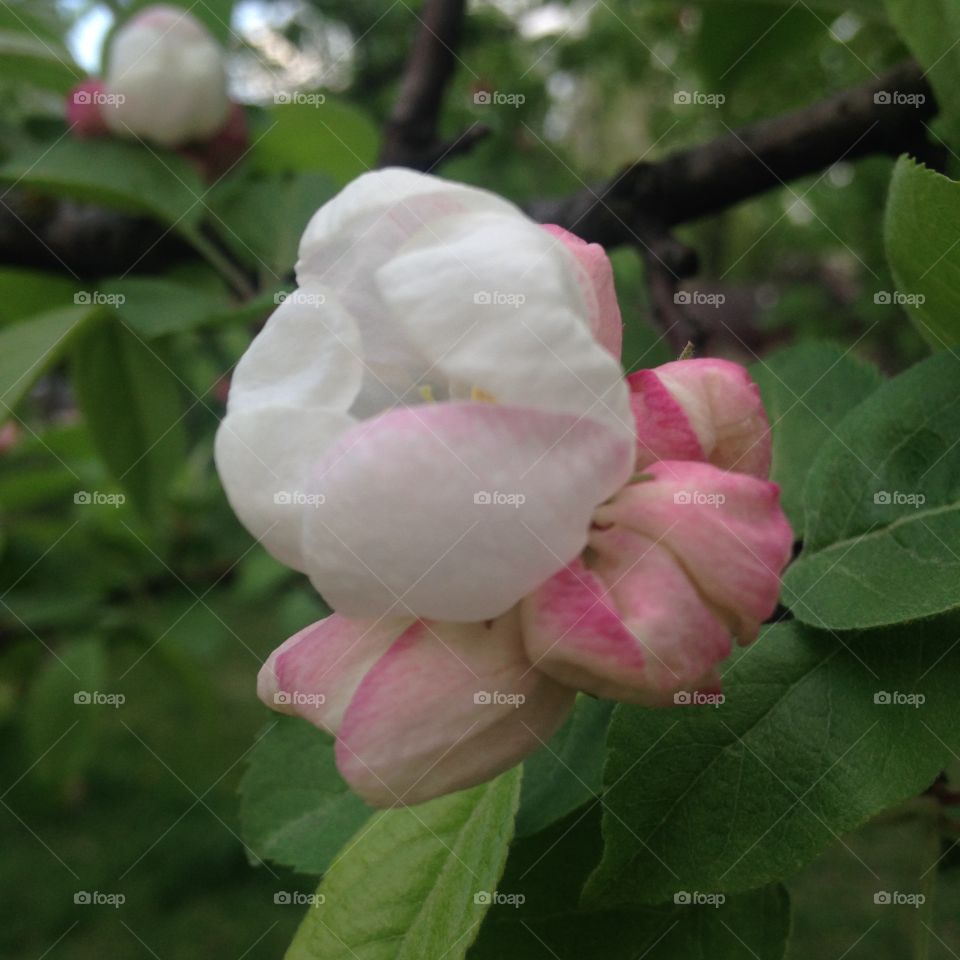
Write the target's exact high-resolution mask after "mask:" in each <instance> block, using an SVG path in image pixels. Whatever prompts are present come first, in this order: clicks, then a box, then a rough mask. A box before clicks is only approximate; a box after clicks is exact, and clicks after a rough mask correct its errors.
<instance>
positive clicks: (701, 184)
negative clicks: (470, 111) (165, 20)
mask: <svg viewBox="0 0 960 960" xmlns="http://www.w3.org/2000/svg"><path fill="white" fill-rule="evenodd" d="M451 10H453V11H454V12H455V13H456V16H454V17H453V22H454V23H458V22H459V20H460V19H462V14H463V3H462V0H446V2H444V0H428V3H427V4H426V6H425V10H424V24H425V25H426V24H430V23H436V22H437V21H436V18H437V17H438V16H439V14H440V12H444V11H445V12H446V16H447V17H448V18H449V17H450V16H451V13H450V11H451ZM431 18H432V19H431ZM445 22H447V23H448V26H449V23H450V22H451V21H449V20H447V21H445ZM439 36H442V34H441V35H437V34H436V33H431V32H430V30H429V29H427V26H424V27H423V29H422V30H421V33H420V36H419V38H418V45H415V48H414V52H413V54H412V56H411V61H410V67H409V69H408V78H406V79H405V81H404V83H403V85H402V95H401V97H400V100H399V101H398V103H397V107H396V109H395V110H394V116H393V118H392V119H391V128H390V131H391V132H390V133H388V137H387V143H386V144H385V146H384V152H383V155H382V157H381V160H382V161H383V162H388V163H399V162H402V157H401V156H400V153H399V151H401V150H403V151H406V154H405V155H406V157H407V159H408V160H410V165H413V166H417V168H418V169H426V168H428V167H429V166H431V165H432V164H435V163H436V162H438V160H439V159H440V158H442V157H443V155H444V153H446V155H447V156H450V155H452V154H455V153H456V152H458V151H460V150H462V149H467V148H469V146H472V144H473V143H475V142H476V138H477V137H478V136H480V135H482V134H481V132H479V131H477V130H475V129H473V128H471V130H468V131H466V132H465V133H464V134H461V136H460V137H459V138H457V140H455V141H453V142H452V143H446V144H445V143H442V142H440V143H437V142H435V132H436V124H437V119H438V116H439V110H440V104H441V102H442V98H443V90H444V88H445V85H446V83H447V81H448V80H449V76H450V73H451V71H452V69H453V63H454V62H455V57H454V55H453V53H452V48H447V47H445V46H443V45H441V44H440V43H439V39H438V37H439ZM447 36H451V37H453V36H455V33H454V34H451V33H449V32H448V33H447ZM431 38H432V39H431ZM428 41H429V42H428ZM438 48H439V49H440V50H442V51H444V52H443V56H442V57H441V56H440V55H439V53H438ZM424 49H426V50H429V51H432V53H430V54H429V55H428V54H427V53H425V52H424ZM441 61H442V62H443V63H446V66H445V67H444V68H443V70H440V69H439V68H438V64H439V63H441ZM428 79H429V80H430V82H429V83H428ZM419 91H426V92H425V93H424V94H423V96H420V93H419ZM881 91H889V92H891V93H893V92H896V93H898V94H899V95H901V96H910V95H922V96H923V97H924V98H925V101H924V102H923V103H922V104H921V105H920V106H910V105H909V104H906V103H891V104H884V103H876V102H875V94H876V93H878V92H881ZM936 109H937V107H936V103H935V101H934V99H933V94H932V92H931V91H930V89H929V87H928V86H927V83H926V81H925V80H924V78H923V75H922V73H921V71H920V68H919V67H918V66H917V65H916V64H914V63H912V62H909V63H905V64H902V65H900V66H899V67H896V68H895V69H893V70H891V71H890V72H889V73H887V74H885V75H884V76H883V77H881V78H880V79H879V80H877V81H875V82H873V83H870V84H867V85H865V86H862V87H856V88H853V89H850V90H845V91H842V92H841V93H838V94H835V95H834V96H832V97H830V98H828V99H826V100H823V101H820V102H818V103H815V104H812V105H811V106H809V107H806V108H804V109H802V110H797V111H794V112H792V113H788V114H784V115H782V116H779V117H773V118H771V119H769V120H764V121H762V122H761V123H757V124H754V125H752V126H750V127H746V128H744V129H743V130H740V131H739V132H734V131H731V132H730V133H728V134H727V135H725V136H723V137H721V138H719V139H716V140H712V141H710V142H708V143H705V144H702V145H700V146H697V147H692V148H690V149H688V150H683V151H679V152H677V153H674V154H670V155H668V156H666V157H664V158H663V159H662V160H660V161H658V162H656V163H638V164H635V165H633V166H632V167H629V168H628V169H627V170H625V171H624V172H623V173H621V174H620V175H619V177H617V178H614V179H613V180H611V181H609V182H608V183H606V184H601V185H599V186H597V187H596V188H595V189H586V190H582V191H580V192H579V193H577V194H574V195H573V196H571V197H566V198H563V199H559V200H544V201H540V202H536V203H532V204H530V205H528V211H529V212H530V214H531V215H532V216H533V217H534V218H535V219H537V220H539V221H541V222H543V223H558V224H560V225H561V226H565V227H567V229H570V230H572V231H574V232H575V233H577V234H578V235H580V236H581V237H583V238H584V239H586V240H591V241H595V242H597V243H601V244H603V245H604V246H606V247H608V248H610V247H616V246H620V245H624V244H635V245H638V246H639V248H640V249H641V250H643V251H644V252H645V256H646V257H647V258H648V260H649V259H650V258H652V261H653V263H654V264H655V265H657V264H658V265H659V266H656V269H663V270H666V271H667V275H668V276H667V279H668V278H669V275H672V277H673V280H674V281H676V280H677V279H680V278H681V277H682V276H685V275H687V274H686V273H685V272H684V271H683V270H677V269H675V268H674V267H671V266H670V264H669V258H667V257H663V256H662V250H663V249H664V248H667V249H669V247H670V246H671V245H672V244H674V243H675V242H676V241H675V240H673V238H672V237H671V235H670V231H671V229H672V228H673V227H674V226H676V225H678V224H682V223H688V222H690V221H693V220H698V219H700V218H702V217H706V216H710V215H711V214H715V213H718V212H720V211H721V210H725V209H727V208H728V207H732V206H735V205H736V204H738V203H740V202H742V201H743V200H746V199H749V198H750V197H755V196H758V195H760V194H761V193H764V192H765V191H767V190H770V189H772V188H775V187H778V186H780V185H781V184H783V183H789V182H790V181H792V180H795V179H796V178H798V177H802V176H807V175H809V174H813V173H817V172H819V171H821V170H824V169H826V168H827V167H829V166H831V165H832V164H834V163H836V162H838V161H840V160H854V159H857V158H859V157H864V156H868V155H871V154H885V155H897V154H899V153H903V152H911V153H914V154H915V155H917V156H918V157H920V158H922V159H926V160H930V159H931V157H932V153H931V151H932V149H933V148H932V147H931V145H930V143H929V142H928V141H927V133H928V129H927V123H928V121H929V120H930V119H931V118H932V117H933V116H934V115H935V113H936ZM414 130H415V131H417V133H416V136H415V137H414V136H413V135H412V134H411V131H414ZM404 131H405V132H404ZM414 143H416V144H418V147H417V148H414V146H413V145H414ZM428 144H429V149H427V145H428ZM413 154H417V156H416V157H414V156H413ZM934 160H936V158H934ZM413 161H416V162H413ZM164 232H165V231H164V228H162V227H160V226H158V225H156V224H152V223H150V222H149V221H144V220H140V219H134V218H131V217H124V216H122V215H120V214H116V213H112V212H109V211H104V210H98V209H95V208H90V207H80V206H79V205H77V204H68V203H60V204H57V203H56V202H53V201H48V200H39V199H37V198H36V197H35V196H32V195H28V194H26V193H10V194H8V195H7V196H6V197H5V198H4V199H3V200H2V201H0V263H6V264H15V265H19V266H31V267H40V268H43V269H51V270H57V271H63V272H73V273H76V274H78V275H80V276H81V277H95V276H104V275H108V274H115V273H123V272H125V271H126V270H128V269H129V268H130V267H131V266H134V269H135V270H136V271H137V272H155V271H157V270H162V269H164V268H165V267H166V266H167V265H169V264H170V263H173V262H176V261H177V260H183V259H186V258H188V257H190V256H193V253H192V251H191V250H189V249H188V248H186V247H185V245H184V244H183V243H182V242H180V241H179V240H177V239H175V238H173V237H170V236H168V237H167V238H166V239H162V240H160V242H158V237H161V236H162V235H163V234H164ZM658 251H660V252H658ZM144 255H146V256H144ZM141 257H143V259H141ZM666 289H667V288H666V287H663V290H662V291H661V292H660V293H659V294H658V296H659V298H660V303H661V305H662V307H663V308H666V307H668V303H667V302H666V300H665V299H664V297H665V295H666V293H665V291H666ZM694 339H695V338H694Z"/></svg>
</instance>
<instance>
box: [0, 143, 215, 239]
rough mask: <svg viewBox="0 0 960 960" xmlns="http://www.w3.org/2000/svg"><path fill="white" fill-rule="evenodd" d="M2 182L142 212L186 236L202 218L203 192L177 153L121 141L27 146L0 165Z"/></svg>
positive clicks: (192, 173) (199, 183) (190, 168)
mask: <svg viewBox="0 0 960 960" xmlns="http://www.w3.org/2000/svg"><path fill="white" fill-rule="evenodd" d="M0 183H5V184H8V185H10V186H16V187H29V188H31V189H33V190H37V191H40V192H44V193H51V194H54V195H55V196H59V197H68V198H70V199H74V200H85V201H90V202H92V203H100V204H103V205H104V206H108V207H115V208H117V209H119V210H123V211H126V212H129V213H145V214H149V215H151V216H154V217H156V218H157V219H159V220H161V221H164V222H165V223H168V224H170V225H171V226H174V225H175V226H176V227H177V228H178V229H179V230H180V231H181V232H183V233H185V234H189V232H190V230H191V228H195V227H196V225H197V224H198V223H199V221H200V219H201V218H202V216H203V213H204V205H203V202H202V197H203V194H204V189H205V188H204V187H203V185H202V183H201V182H200V178H199V176H198V174H197V173H196V171H195V170H194V169H193V168H192V167H191V166H190V165H189V164H188V163H187V161H186V160H183V159H182V158H181V157H178V156H177V155H176V154H173V153H167V152H166V151H161V150H158V149H156V148H154V147H147V146H145V145H143V144H140V143H124V142H122V141H120V140H110V139H106V138H104V139H102V140H76V139H73V138H71V137H64V138H63V139H61V140H58V141H56V142H54V143H39V144H31V145H30V146H29V147H27V148H25V149H23V150H21V151H18V152H17V153H16V154H14V156H12V157H10V158H9V159H8V160H7V161H6V162H5V163H4V164H3V165H2V166H0Z"/></svg>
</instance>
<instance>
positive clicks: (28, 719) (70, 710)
mask: <svg viewBox="0 0 960 960" xmlns="http://www.w3.org/2000/svg"><path fill="white" fill-rule="evenodd" d="M105 682H106V655H105V653H104V649H103V644H102V643H101V641H100V640H99V639H96V638H90V639H84V640H75V641H73V642H72V643H69V644H66V645H64V646H63V647H61V648H60V649H59V650H57V651H55V652H54V653H52V654H51V656H50V659H49V660H48V661H47V662H46V664H45V665H44V667H43V669H42V670H41V671H40V673H39V675H38V676H37V678H36V679H35V680H34V682H33V686H32V687H31V688H30V691H29V694H28V696H27V700H26V713H25V715H24V725H25V732H26V738H27V744H28V746H29V748H30V751H31V754H32V755H33V756H34V757H41V756H43V761H41V763H40V765H39V766H40V769H41V774H42V775H44V776H45V777H46V778H48V779H51V780H56V781H61V782H63V781H69V780H71V779H72V778H74V777H75V776H77V775H78V774H80V773H81V772H82V771H83V768H84V766H85V765H86V764H87V762H88V761H89V760H90V758H91V756H92V754H93V751H94V750H95V749H96V734H97V726H98V714H99V712H100V711H102V710H105V709H113V708H112V707H108V706H107V705H105V704H102V703H97V702H96V700H97V696H96V695H97V694H105V693H108V691H106V690H105V689H104V686H105ZM44 755H45V756H44Z"/></svg>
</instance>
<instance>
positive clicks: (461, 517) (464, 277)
mask: <svg viewBox="0 0 960 960" xmlns="http://www.w3.org/2000/svg"><path fill="white" fill-rule="evenodd" d="M297 279H298V282H299V284H300V286H299V288H298V289H297V290H296V291H295V292H294V293H292V294H290V296H289V297H288V298H287V299H286V300H285V302H284V303H282V304H281V306H280V307H279V309H278V310H277V311H276V312H275V313H274V314H273V316H272V317H271V318H270V319H269V320H268V322H267V324H266V326H265V327H264V329H263V330H262V331H261V333H260V334H259V335H258V336H257V338H256V339H255V340H254V342H253V343H252V344H251V346H250V348H249V350H248V351H247V352H246V354H245V355H244V356H243V357H242V359H241V360H240V362H239V364H238V365H237V368H236V372H235V374H234V377H233V383H232V386H231V391H230V399H229V403H228V407H227V416H226V419H225V420H224V422H223V424H222V425H221V427H220V430H219V432H218V435H217V445H216V454H217V465H218V468H219V470H220V475H221V478H222V480H223V483H224V487H225V489H226V492H227V495H228V497H229V499H230V502H231V504H232V505H233V507H234V510H235V511H236V513H237V514H238V516H239V517H240V519H241V520H242V521H243V522H244V524H245V525H246V526H247V528H248V529H249V530H250V531H251V533H253V534H254V535H255V536H257V537H258V538H260V539H261V540H262V542H263V543H264V545H265V546H266V548H267V549H268V550H270V551H271V552H272V553H273V554H274V555H275V556H276V557H277V558H278V559H280V560H282V561H283V562H284V563H287V564H288V565H290V566H292V567H294V568H296V569H298V570H301V571H303V572H305V573H307V574H308V575H309V576H310V579H311V581H312V583H313V584H314V586H315V587H316V588H317V590H319V592H320V593H321V594H322V595H323V596H324V597H325V598H326V600H327V601H328V602H329V603H330V605H331V606H332V607H333V608H334V609H335V610H337V611H338V612H340V613H343V614H345V615H347V616H351V617H371V616H372V617H376V616H383V615H388V614H389V615H410V616H414V617H428V618H436V619H444V620H459V621H473V620H485V619H489V618H493V617H497V616H499V615H501V614H503V613H505V612H506V611H507V610H509V609H510V608H511V607H512V606H513V605H514V604H515V603H516V602H517V601H518V600H519V599H520V598H521V597H522V596H524V595H525V594H526V593H528V592H529V591H530V590H532V589H533V588H534V587H536V586H537V585H539V584H540V583H542V582H543V581H544V580H545V579H547V578H548V577H549V576H550V575H551V574H553V573H555V572H556V571H558V570H560V569H562V568H563V567H564V566H565V565H566V564H567V563H568V562H570V561H571V560H572V559H573V558H574V557H576V556H577V555H578V554H579V553H580V551H581V550H582V549H583V548H584V547H585V546H586V542H587V535H588V531H589V527H590V517H591V516H592V514H593V511H594V509H595V508H596V506H597V505H598V504H599V503H602V502H603V501H604V500H606V499H607V498H608V497H610V496H612V495H613V494H614V493H615V492H616V491H617V490H618V489H619V488H620V487H621V486H623V484H624V483H625V482H626V480H627V478H628V477H629V475H630V473H631V470H632V468H633V463H634V448H635V439H634V432H635V431H634V426H633V417H632V414H631V410H630V405H629V399H628V390H627V386H626V384H625V382H624V380H623V376H622V372H621V370H620V367H619V363H618V361H617V359H615V358H614V357H613V356H612V355H611V353H610V352H609V350H608V349H605V348H604V347H603V346H601V345H600V344H599V343H598V342H597V341H596V340H595V339H594V336H593V335H592V331H594V330H597V331H599V330H600V328H601V326H602V327H603V329H604V331H606V332H604V333H603V339H604V342H605V343H607V344H608V345H611V344H612V343H613V342H614V337H615V336H616V335H617V334H614V333H611V332H609V327H610V325H615V326H616V328H617V332H618V331H619V314H617V316H616V317H615V318H614V317H612V316H611V314H610V311H609V295H606V299H604V297H603V296H601V295H600V294H598V293H597V292H596V289H595V285H594V282H593V278H592V275H591V274H590V272H589V270H588V269H587V268H586V267H585V266H584V265H583V261H582V260H581V259H579V258H578V256H577V254H576V252H574V253H571V252H570V249H569V247H568V244H567V243H566V242H564V241H563V240H562V239H561V238H558V237H557V236H556V235H551V234H550V233H548V232H546V231H544V230H543V229H542V228H541V227H540V226H539V225H537V224H535V223H533V222H532V221H531V220H529V219H527V217H526V216H524V214H522V213H521V212H520V211H519V210H518V209H517V208H516V207H514V206H513V205H512V204H510V203H508V202H507V201H505V200H502V199H500V198H499V197H496V196H494V195H493V194H490V193H487V192H485V191H482V190H477V189H474V188H472V187H467V186H462V185H459V184H453V183H448V182H445V181H443V180H439V179H437V178H435V177H430V176H426V175H423V174H417V173H413V172H411V171H407V170H382V171H379V172H377V173H371V174H366V175H365V176H363V177H360V178H359V179H358V180H356V181H354V182H353V183H352V184H350V185H349V186H348V187H346V188H345V189H344V190H343V191H342V192H341V193H340V194H339V195H338V196H336V197H335V198H334V199H333V200H331V201H330V202H329V203H327V204H326V205H325V206H324V207H322V208H321V209H320V210H319V211H318V212H317V214H316V215H315V216H314V218H313V219H312V221H311V222H310V224H309V225H308V227H307V229H306V232H305V234H304V236H303V239H302V241H301V244H300V259H299V262H298V264H297ZM607 280H608V281H609V276H608V277H607ZM609 282H611V283H612V281H609ZM321 498H322V501H321ZM511 505H512V507H513V508H511ZM521 505H522V508H521V509H517V507H520V506H521Z"/></svg>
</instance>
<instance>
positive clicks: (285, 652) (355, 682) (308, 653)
mask: <svg viewBox="0 0 960 960" xmlns="http://www.w3.org/2000/svg"><path fill="white" fill-rule="evenodd" d="M409 626H410V620H409V619H405V620H397V619H393V618H389V619H382V620H348V619H347V618H346V617H341V616H340V615H339V614H336V613H335V614H333V615H332V616H329V617H327V618H326V619H325V620H318V621H317V622H316V623H314V624H311V625H310V626H309V627H306V628H305V629H303V630H301V631H300V632H299V633H296V634H294V635H293V636H292V637H290V639H289V640H287V641H285V642H284V643H283V644H281V645H280V646H279V647H277V649H276V650H274V651H273V653H271V654H270V656H269V657H268V658H267V662H266V663H265V664H264V665H263V667H262V668H261V670H260V675H259V677H258V678H257V696H259V697H260V699H261V700H262V701H263V702H264V703H265V704H266V705H267V706H268V707H270V709H271V710H276V711H277V712H278V713H288V714H291V715H292V716H298V717H303V718H304V719H305V720H309V721H310V723H312V724H314V725H315V726H318V727H320V728H321V729H324V730H327V731H329V732H330V733H333V734H336V732H337V730H338V728H339V726H340V721H341V720H342V718H343V714H344V711H345V710H346V709H347V705H348V704H349V703H350V699H351V697H352V696H353V694H354V692H355V691H356V689H357V687H358V686H359V685H360V681H361V680H363V677H364V675H365V674H366V673H367V671H368V670H370V668H371V667H372V666H373V665H374V664H375V663H376V662H377V660H379V659H380V657H382V656H383V654H384V653H386V651H387V650H388V649H389V647H390V644H392V643H393V642H394V640H396V639H397V637H399V636H400V635H401V634H402V633H403V632H404V630H406V629H407V628H408V627H409Z"/></svg>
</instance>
